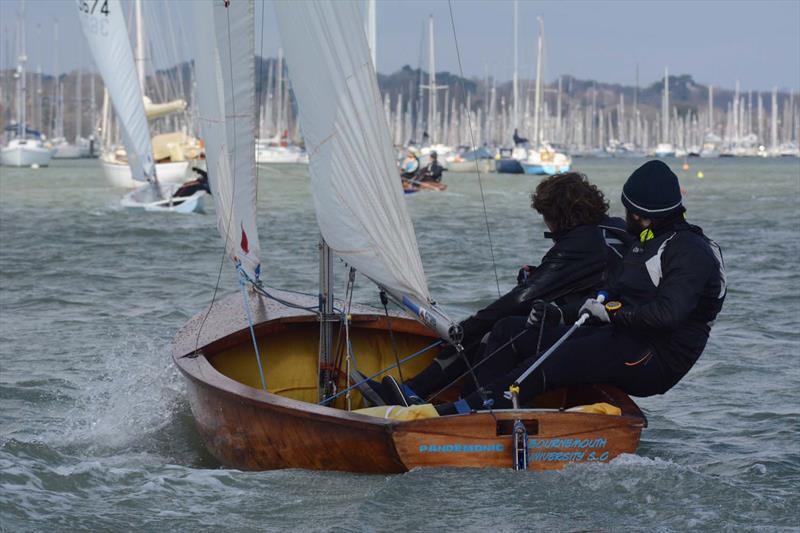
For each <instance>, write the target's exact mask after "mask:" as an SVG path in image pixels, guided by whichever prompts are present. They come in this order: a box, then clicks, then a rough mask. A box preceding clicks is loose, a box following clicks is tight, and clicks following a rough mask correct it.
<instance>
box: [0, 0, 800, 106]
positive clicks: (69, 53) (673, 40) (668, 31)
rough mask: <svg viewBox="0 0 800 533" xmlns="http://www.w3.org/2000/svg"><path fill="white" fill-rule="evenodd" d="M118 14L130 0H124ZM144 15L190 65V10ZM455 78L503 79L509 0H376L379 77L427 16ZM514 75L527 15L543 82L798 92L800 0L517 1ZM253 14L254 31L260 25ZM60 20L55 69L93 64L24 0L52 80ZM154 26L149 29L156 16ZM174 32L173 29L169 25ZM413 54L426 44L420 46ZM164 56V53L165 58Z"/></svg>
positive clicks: (267, 1)
mask: <svg viewBox="0 0 800 533" xmlns="http://www.w3.org/2000/svg"><path fill="white" fill-rule="evenodd" d="M122 2H123V8H124V9H125V10H126V12H127V11H128V9H129V6H130V3H131V2H130V0H122ZM144 2H145V12H146V13H149V14H147V15H146V16H147V17H150V18H151V19H152V20H153V21H154V25H155V26H159V27H158V28H150V27H148V32H153V33H155V32H163V31H164V29H165V28H170V29H171V30H172V31H173V35H172V37H173V38H177V39H178V40H182V41H183V42H184V44H179V45H177V46H176V48H177V49H178V50H179V51H177V52H173V53H172V55H173V56H183V57H159V58H156V60H155V63H156V64H157V66H159V67H164V66H168V65H166V64H158V63H168V62H172V63H174V62H176V61H177V60H183V59H188V57H189V56H190V55H191V52H190V49H191V47H190V46H189V45H188V39H181V36H188V35H190V33H189V32H190V31H191V24H190V21H191V13H190V11H189V9H187V8H188V7H189V6H190V2H189V1H188V0H171V6H170V7H169V8H165V7H164V6H163V5H162V1H161V0H144ZM255 2H256V43H255V47H256V53H257V54H258V53H259V52H263V53H262V55H264V56H267V57H269V56H275V55H277V49H278V47H279V45H280V44H279V43H280V37H279V31H278V27H277V24H276V21H275V16H274V13H273V8H272V4H273V0H263V1H262V0H255ZM21 5H22V1H21V0H0V31H2V38H1V39H0V47H2V50H0V66H2V68H8V67H9V64H11V65H12V66H13V65H14V64H16V51H15V50H16V47H15V44H14V43H15V37H14V35H15V33H16V26H17V23H16V20H17V14H18V13H19V11H20V7H21ZM451 5H452V10H453V15H454V20H455V30H456V32H455V37H456V38H457V40H458V46H459V49H460V55H461V60H462V64H463V68H464V74H465V75H466V76H468V77H470V76H478V77H483V76H485V75H486V74H487V73H488V74H489V75H491V76H495V77H497V78H498V79H499V80H508V79H511V76H512V73H513V69H514V67H513V35H514V32H513V12H514V7H513V5H514V4H513V1H512V0H452V4H450V3H448V2H447V1H446V0H425V1H422V0H405V1H397V0H378V2H377V6H378V7H377V11H378V15H377V27H378V30H377V32H378V43H377V56H378V71H379V72H381V73H391V72H394V71H396V70H397V69H399V68H401V67H402V66H403V65H406V64H408V65H411V66H412V67H414V68H416V67H417V66H419V65H420V58H421V57H422V58H423V60H422V61H423V62H422V66H423V68H425V69H427V37H426V38H425V41H424V42H423V30H424V32H425V35H427V21H428V17H429V16H430V15H432V16H433V18H434V42H435V50H436V70H437V71H444V70H447V71H450V72H453V73H456V74H458V73H459V67H458V56H457V54H456V46H455V42H456V39H455V38H454V32H453V27H452V25H451V19H450V6H451ZM518 10H519V18H518V21H519V31H518V35H519V37H518V42H519V67H518V68H519V73H520V74H519V75H520V78H521V79H528V78H532V77H533V73H534V70H535V60H536V38H537V21H536V19H537V16H541V17H543V19H544V24H545V55H546V60H545V75H544V78H545V79H546V80H548V81H550V80H553V79H555V78H556V76H558V75H561V74H567V75H572V76H575V77H577V78H581V79H595V80H598V81H603V82H612V83H622V84H625V85H632V84H633V83H634V82H635V73H636V68H637V65H638V68H639V79H640V83H641V84H642V85H648V84H650V83H653V82H655V81H657V80H659V79H661V78H662V76H663V73H664V68H665V67H668V68H669V72H670V74H691V75H692V76H693V77H694V79H695V80H696V81H698V82H700V83H704V84H709V83H710V84H713V85H715V86H717V87H726V88H732V87H733V86H734V85H735V83H736V81H737V80H738V81H740V82H741V87H742V89H744V90H770V89H771V88H772V87H773V86H777V87H779V88H781V89H789V90H794V91H797V90H800V0H761V1H750V0H728V1H721V0H711V1H703V0H697V1H688V0H687V1H683V0H673V1H659V0H640V1H634V0H619V1H602V0H596V1H588V0H561V1H533V0H520V1H519V7H518ZM262 18H263V21H264V24H263V32H262V24H261V20H262ZM55 20H58V34H59V45H58V47H57V49H58V51H59V53H58V57H57V61H58V64H59V65H60V68H59V70H61V71H70V70H73V69H75V68H77V67H78V66H81V67H83V68H92V66H91V65H92V63H91V58H90V57H89V54H88V51H87V48H86V46H85V44H84V42H83V36H82V34H81V31H80V25H79V22H78V18H77V7H76V3H75V0H27V1H26V2H25V27H26V33H27V39H26V41H27V52H28V57H29V68H33V69H35V68H36V67H37V66H39V65H40V66H41V67H42V70H43V71H44V72H46V73H52V72H53V70H54V66H55V61H56V55H55V54H54V50H56V46H55V43H54V35H55V31H54V21H55ZM156 20H158V22H157V23H156V22H155V21H156ZM178 26H180V31H178V30H176V29H175V28H177V27H178ZM423 47H425V48H424V49H423ZM164 54H165V55H169V54H167V53H166V52H164Z"/></svg>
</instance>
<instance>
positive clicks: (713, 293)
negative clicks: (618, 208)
mask: <svg viewBox="0 0 800 533" xmlns="http://www.w3.org/2000/svg"><path fill="white" fill-rule="evenodd" d="M622 202H623V204H624V205H625V207H626V211H627V215H628V219H629V222H630V223H632V224H635V225H636V226H637V227H636V228H635V229H636V231H634V232H632V233H634V234H635V235H636V234H639V238H638V239H631V241H632V242H631V243H630V245H629V248H628V250H627V252H626V253H625V256H624V258H623V260H622V267H621V268H620V269H619V271H618V272H615V273H610V276H609V282H608V284H607V286H606V291H605V292H606V293H607V294H608V297H609V300H612V301H615V303H620V304H621V307H620V306H619V305H615V306H613V307H606V306H604V305H603V303H601V302H599V301H598V300H596V299H589V300H587V301H586V303H584V305H583V306H582V307H581V309H580V311H579V313H584V312H586V313H589V314H590V315H591V316H592V317H594V325H589V326H584V327H582V328H580V329H579V330H577V331H576V332H575V333H574V334H573V335H572V337H570V338H569V339H568V340H566V341H565V342H563V344H561V345H560V346H559V348H558V350H557V351H556V352H554V353H553V355H552V356H551V357H549V358H548V359H546V360H545V361H543V362H542V363H541V365H540V366H539V367H538V368H537V369H536V370H535V371H534V372H532V373H530V374H529V375H528V376H527V377H526V378H525V379H524V380H523V382H522V383H519V385H520V393H519V400H520V402H522V403H523V404H525V402H526V401H529V400H531V399H532V398H533V397H534V396H536V395H538V394H541V393H543V392H545V391H547V390H551V389H555V388H559V387H566V386H570V385H577V384H593V383H607V384H611V385H615V386H617V387H619V388H620V389H622V390H623V391H624V392H626V393H627V394H630V395H634V396H650V395H653V394H663V393H664V392H666V391H667V390H669V389H670V388H671V387H673V386H674V385H675V384H676V383H677V382H678V381H679V380H680V379H681V378H682V377H683V376H684V375H685V374H686V373H687V372H688V371H689V369H690V368H691V367H692V365H694V363H695V362H696V361H697V359H698V358H699V357H700V354H701V353H702V352H703V350H704V349H705V346H706V342H707V341H708V337H709V333H710V331H711V325H712V324H713V322H714V320H715V319H716V317H717V314H718V313H719V311H720V310H721V309H722V303H723V301H724V299H725V295H726V292H727V289H726V280H725V269H724V265H723V261H722V253H721V252H720V248H719V246H717V244H716V243H715V242H714V241H712V240H710V239H709V238H707V237H706V236H705V235H704V234H703V231H702V230H701V229H700V228H699V227H697V226H693V225H691V224H688V223H687V222H686V221H685V220H684V216H683V213H684V211H685V209H684V207H683V199H682V198H681V190H680V185H679V183H678V177H677V176H676V175H675V174H674V173H673V172H672V171H671V170H670V169H669V167H668V166H667V165H665V164H664V163H663V162H661V161H649V162H647V163H645V164H644V165H642V166H641V167H639V168H638V169H636V170H635V171H634V172H633V174H631V176H630V178H628V181H627V182H626V183H625V186H624V187H623V191H622ZM631 229H634V228H631ZM642 230H643V231H642ZM612 309H613V310H615V311H616V312H613V311H611V310H612ZM559 310H560V311H561V312H560V313H558V315H559V316H561V317H563V319H564V321H565V322H567V324H561V325H552V324H550V325H548V324H546V323H545V324H544V325H539V326H538V327H541V328H544V331H543V332H542V335H541V337H540V336H539V335H534V334H527V335H524V334H522V333H520V332H522V331H524V330H525V328H526V320H525V318H524V317H510V318H506V319H503V320H501V321H499V322H498V323H497V324H496V325H495V327H494V329H493V330H492V333H491V335H490V337H489V339H488V344H487V346H486V353H487V354H495V353H496V355H495V356H494V358H493V360H494V361H495V362H494V363H492V362H489V363H488V364H486V365H483V367H482V370H481V371H480V372H479V380H480V384H481V387H482V389H483V391H484V392H483V394H482V395H479V394H478V393H474V394H470V395H468V396H467V397H466V398H465V401H466V402H467V404H468V405H469V406H470V407H471V408H473V409H480V408H482V407H481V406H482V405H483V401H485V398H484V396H488V397H489V398H490V399H492V400H493V401H494V406H495V407H500V408H506V407H511V403H510V401H509V400H507V399H506V398H505V397H504V395H503V391H505V390H508V386H509V385H510V384H511V383H514V382H515V381H516V380H517V378H518V377H519V376H520V375H521V373H522V372H523V371H524V370H525V369H527V368H530V366H531V365H532V364H533V363H534V362H535V361H536V359H537V358H538V354H540V353H543V352H544V351H545V350H546V349H547V348H548V347H549V346H550V345H552V344H553V343H555V342H556V341H557V340H558V339H560V338H561V336H562V335H564V333H565V332H566V331H567V328H568V325H569V323H570V322H571V321H572V320H574V318H575V314H574V313H570V312H569V310H568V309H567V308H566V307H564V306H562V307H561V308H560V309H559ZM570 316H571V317H572V320H569V319H568V318H567V317H570ZM590 323H591V322H590ZM539 339H541V340H539ZM539 342H541V345H540V346H539ZM537 348H539V349H537ZM497 361H501V362H502V364H499V363H497Z"/></svg>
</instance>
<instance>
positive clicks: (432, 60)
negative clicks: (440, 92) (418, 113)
mask: <svg viewBox="0 0 800 533" xmlns="http://www.w3.org/2000/svg"><path fill="white" fill-rule="evenodd" d="M428 39H429V41H428V91H429V92H428V94H429V96H428V130H429V131H428V142H429V143H430V144H435V140H436V89H437V88H438V87H436V54H435V53H434V43H433V15H431V16H430V18H429V19H428Z"/></svg>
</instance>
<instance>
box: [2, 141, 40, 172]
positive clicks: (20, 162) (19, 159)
mask: <svg viewBox="0 0 800 533" xmlns="http://www.w3.org/2000/svg"><path fill="white" fill-rule="evenodd" d="M52 157H53V151H52V150H51V149H49V148H45V147H44V146H41V145H39V146H37V145H36V144H34V142H33V141H26V142H23V143H20V142H16V141H12V142H11V143H10V144H9V146H6V147H4V148H3V149H2V150H0V163H2V164H3V165H4V166H7V167H32V166H39V167H46V166H47V165H49V164H50V159H51V158H52Z"/></svg>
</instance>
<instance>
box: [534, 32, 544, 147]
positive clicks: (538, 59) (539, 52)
mask: <svg viewBox="0 0 800 533" xmlns="http://www.w3.org/2000/svg"><path fill="white" fill-rule="evenodd" d="M536 20H538V21H539V38H538V47H537V52H536V93H535V96H534V105H533V135H534V137H533V138H534V140H535V144H534V147H535V148H538V147H539V145H540V141H541V135H540V134H539V133H540V132H539V129H540V127H541V125H540V124H539V116H540V108H541V101H542V50H543V48H544V20H543V19H542V17H536Z"/></svg>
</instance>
